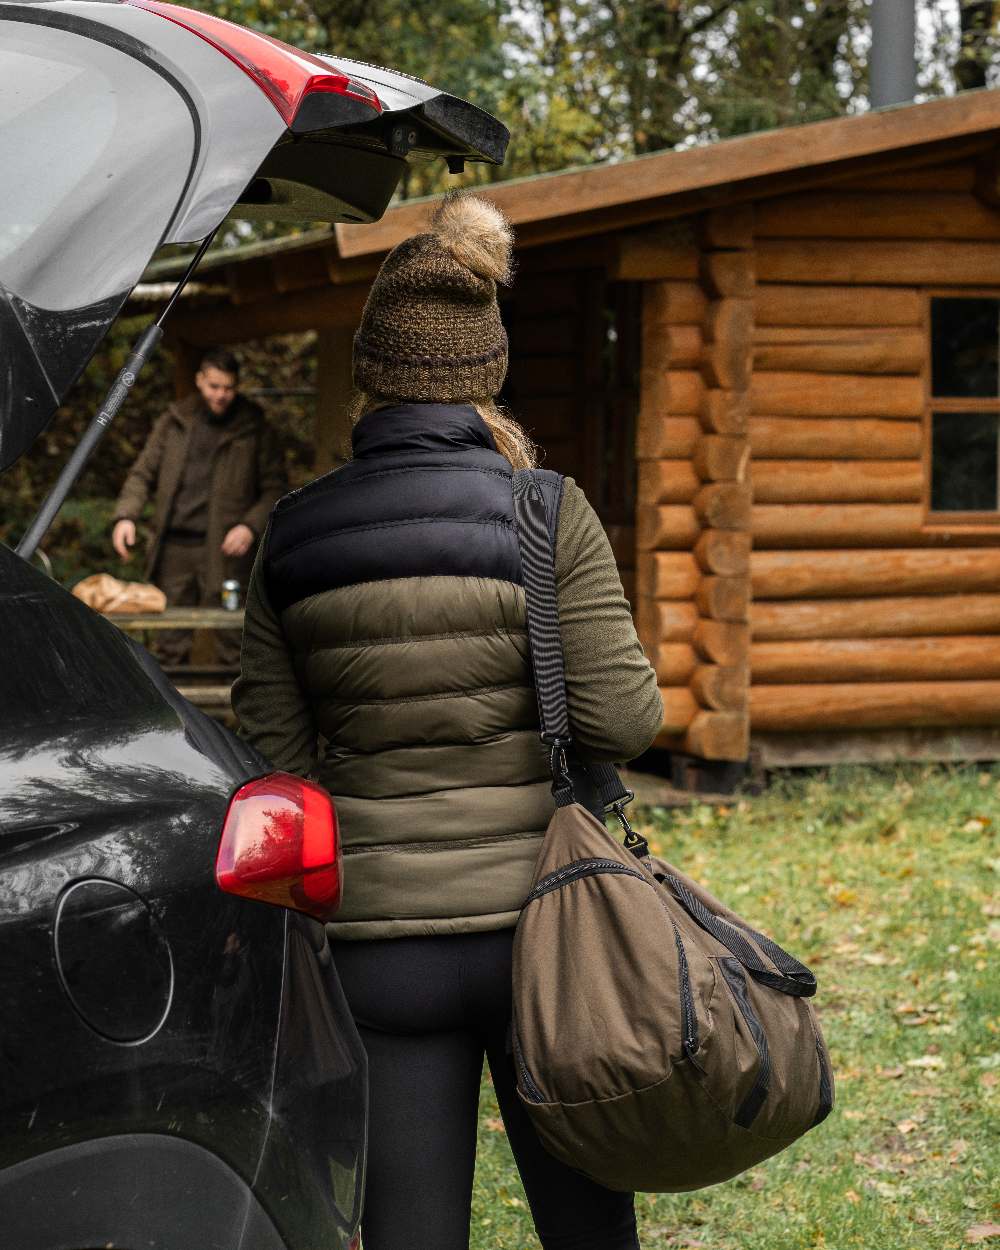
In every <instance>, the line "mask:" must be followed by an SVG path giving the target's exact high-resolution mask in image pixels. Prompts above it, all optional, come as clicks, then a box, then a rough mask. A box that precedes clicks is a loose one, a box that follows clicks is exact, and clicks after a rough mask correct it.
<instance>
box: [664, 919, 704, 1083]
mask: <svg viewBox="0 0 1000 1250" xmlns="http://www.w3.org/2000/svg"><path fill="white" fill-rule="evenodd" d="M667 916H668V918H669V920H670V924H671V927H672V928H673V931H674V943H675V945H676V947H677V971H678V973H679V976H678V981H679V982H680V987H681V1022H682V1025H683V1031H684V1036H683V1038H682V1039H681V1045H682V1046H683V1047H684V1053H685V1055H687V1057H688V1058H689V1059H690V1060H691V1062H692V1063H693V1064H694V1066H695V1067H696V1068H698V1069H699V1070H700V1069H701V1064H700V1063H699V1062H698V1060H697V1059H696V1058H695V1055H696V1054H697V1053H698V1017H697V1016H696V1015H695V1010H694V995H693V994H692V993H691V971H690V969H689V968H688V961H687V951H686V950H685V949H684V943H683V942H682V941H681V931H680V929H678V928H677V925H676V924H675V923H674V918H673V916H671V915H670V912H669V911H668V912H667Z"/></svg>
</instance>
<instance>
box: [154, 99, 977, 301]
mask: <svg viewBox="0 0 1000 1250" xmlns="http://www.w3.org/2000/svg"><path fill="white" fill-rule="evenodd" d="M998 148H1000V89H996V90H980V91H970V92H965V93H963V94H961V95H958V96H952V97H947V98H944V99H939V100H932V101H929V102H927V103H924V104H910V105H900V106H896V107H893V108H888V109H881V110H878V111H875V112H870V113H865V114H861V115H858V116H853V117H839V118H833V119H831V120H828V121H822V122H814V123H810V124H807V125H801V126H789V127H784V128H782V129H779V130H772V131H767V132H763V133H760V134H753V135H746V136H742V137H739V138H735V139H726V140H720V141H718V142H715V143H711V144H706V145H703V146H699V147H691V148H687V149H684V150H682V151H670V152H658V153H654V154H651V155H648V156H641V157H635V158H632V159H630V160H626V161H618V162H611V163H607V164H602V165H591V166H587V167H584V168H579V169H569V170H562V171H559V172H557V173H548V174H538V175H535V176H532V177H528V178H517V179H511V180H510V181H507V182H498V183H491V184H489V185H487V186H483V187H478V188H475V190H474V191H473V194H481V195H484V196H488V197H489V198H490V199H491V200H492V201H494V202H495V203H496V204H497V205H498V206H499V207H500V208H501V209H502V210H503V212H504V213H505V214H506V216H507V217H508V219H509V220H510V221H511V223H512V224H513V226H514V227H515V230H516V246H517V248H518V251H519V252H522V253H523V252H525V251H527V250H530V249H532V248H535V247H539V246H542V245H545V244H554V243H559V242H563V241H570V240H574V239H576V240H584V239H586V238H587V237H594V236H607V235H609V234H611V233H614V232H616V231H620V230H627V229H630V228H633V227H637V226H642V225H645V224H648V223H650V222H655V221H663V220H669V219H671V218H678V217H686V216H690V215H692V214H694V213H698V212H702V211H706V210H709V209H712V208H718V207H722V206H724V205H728V204H737V203H743V202H747V201H749V200H754V199H763V198H771V197H774V196H777V195H782V194H787V193H788V192H791V191H800V190H806V189H809V188H811V187H819V186H823V185H825V184H827V183H836V181H837V180H838V179H842V178H848V177H852V176H856V175H860V174H863V173H865V172H866V171H868V170H886V169H893V168H902V167H906V166H910V165H920V164H928V163H933V162H935V161H941V160H952V159H954V160H958V159H962V158H972V157H975V156H977V155H980V156H983V157H989V158H991V159H992V160H993V164H994V165H996V164H997V152H998ZM990 180H991V183H992V185H993V187H994V189H995V188H996V184H997V170H996V169H995V168H993V169H991V171H990ZM439 198H440V197H438V196H432V197H427V198H422V199H417V200H411V201H407V202H405V203H401V204H397V205H396V206H395V207H393V208H391V209H390V210H389V211H388V212H387V213H386V214H385V216H384V217H383V218H382V219H381V220H380V221H378V222H375V223H373V224H371V225H342V224H338V225H336V226H333V227H323V228H320V229H314V230H309V231H305V232H303V233H301V234H298V235H293V236H290V237H289V236H286V237H283V238H280V239H272V240H264V241H257V242H253V243H249V244H246V245H243V246H237V247H229V248H218V249H216V250H214V251H212V252H209V253H208V255H207V256H206V257H205V258H204V260H203V261H202V264H201V266H200V268H199V274H204V273H206V272H208V271H211V270H213V269H219V268H225V269H226V271H227V272H226V275H225V276H226V278H227V279H228V280H229V282H230V285H231V287H233V290H232V293H231V299H232V302H233V303H235V304H239V303H242V302H244V300H245V299H246V298H247V293H243V294H241V290H240V288H241V285H242V284H241V283H239V282H234V277H235V271H237V270H245V269H247V268H249V269H251V270H253V269H256V270H263V269H267V270H268V271H269V272H271V273H273V274H274V279H275V280H274V281H273V285H272V290H273V291H274V293H275V294H283V293H286V292H289V291H295V290H301V289H303V288H305V287H308V286H313V285H316V284H318V283H324V284H327V283H332V284H334V285H337V286H343V285H350V284H355V283H362V282H367V281H368V280H370V278H371V277H372V276H373V275H374V273H375V271H376V270H377V268H378V266H379V265H380V264H381V261H382V259H383V257H384V256H385V255H386V253H387V252H389V251H390V250H391V249H392V248H393V247H395V246H396V245H397V244H398V243H400V242H402V241H403V240H404V239H406V238H408V237H410V236H411V235H412V234H415V233H418V232H419V231H421V230H422V229H425V228H427V225H428V223H429V221H430V217H431V215H432V213H433V211H434V208H435V206H436V205H437V203H438V202H439ZM186 263H187V262H186V258H185V257H180V256H171V257H165V258H162V259H159V260H156V261H154V262H153V263H152V264H151V265H150V266H149V267H148V268H147V271H146V273H145V275H144V281H146V282H161V281H164V280H166V279H169V278H171V277H173V276H176V275H178V274H180V272H182V270H183V268H184V266H185V264H186ZM220 276H222V275H220ZM249 276H250V275H249V274H247V277H248V278H249ZM256 285H257V284H256V283H251V286H256ZM268 285H271V284H268ZM261 293H263V292H261ZM250 298H252V296H251V297H250Z"/></svg>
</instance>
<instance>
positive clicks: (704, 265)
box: [701, 252, 757, 299]
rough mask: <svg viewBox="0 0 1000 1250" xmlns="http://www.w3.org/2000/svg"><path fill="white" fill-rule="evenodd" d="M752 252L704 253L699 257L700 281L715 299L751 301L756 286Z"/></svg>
mask: <svg viewBox="0 0 1000 1250" xmlns="http://www.w3.org/2000/svg"><path fill="white" fill-rule="evenodd" d="M754 256H755V253H753V252H705V253H704V254H703V255H702V257H701V281H702V285H703V286H704V288H705V290H706V291H707V292H708V293H709V295H712V296H714V297H715V298H717V299H726V298H731V299H751V298H752V296H753V293H754V287H755V285H756V281H757V278H756V268H755V263H754Z"/></svg>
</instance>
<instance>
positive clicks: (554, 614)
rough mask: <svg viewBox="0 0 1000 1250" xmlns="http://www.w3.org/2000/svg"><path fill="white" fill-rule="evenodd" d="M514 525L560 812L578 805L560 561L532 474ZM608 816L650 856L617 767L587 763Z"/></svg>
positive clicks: (525, 474)
mask: <svg viewBox="0 0 1000 1250" xmlns="http://www.w3.org/2000/svg"><path fill="white" fill-rule="evenodd" d="M513 489H514V521H515V524H516V528H517V541H518V547H519V548H520V552H521V576H522V580H523V582H524V598H525V603H526V607H527V616H528V643H529V645H530V647H531V663H532V667H533V669H534V674H535V692H536V695H537V698H538V719H539V723H540V725H541V736H542V741H543V742H544V743H545V744H546V746H547V747H548V748H549V764H550V766H551V769H552V793H553V796H554V797H555V800H556V804H557V806H559V807H566V806H568V805H569V804H570V803H573V802H575V801H576V800H575V797H574V794H573V782H572V780H571V778H570V775H569V765H568V758H567V751H568V749H569V747H570V746H571V744H572V741H573V739H572V734H571V732H570V726H569V708H568V705H567V701H566V668H565V664H564V662H563V650H562V638H561V637H560V634H559V606H558V598H557V595H556V569H555V556H554V553H553V550H552V540H551V537H550V530H549V524H548V516H547V515H546V511H545V498H544V496H543V494H542V491H541V488H540V487H539V485H538V483H537V481H536V480H535V478H534V475H533V473H532V471H531V470H530V469H520V470H518V471H517V472H516V473H515V474H514V487H513ZM586 767H587V772H588V773H589V775H590V777H591V779H592V780H593V782H594V784H595V786H596V787H597V790H598V793H599V794H600V797H601V801H602V803H603V804H604V808H605V810H606V811H613V812H614V813H615V815H616V816H617V818H618V819H619V820H620V821H621V824H622V828H623V829H624V830H625V835H626V836H625V845H626V846H627V847H628V849H629V850H631V851H633V853H634V854H636V855H637V856H640V857H641V856H643V855H645V854H647V849H648V848H647V847H646V842H645V839H644V838H642V837H640V835H639V834H637V833H635V832H634V830H633V829H632V828H631V826H630V825H629V823H628V820H627V819H626V817H625V812H624V808H625V805H626V804H627V803H630V802H631V801H632V799H633V798H634V795H633V794H632V792H631V791H630V790H626V788H625V787H624V786H623V785H622V780H621V777H619V775H618V770H617V769H616V768H615V766H614V765H613V764H597V763H588V764H587V766H586Z"/></svg>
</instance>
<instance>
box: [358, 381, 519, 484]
mask: <svg viewBox="0 0 1000 1250" xmlns="http://www.w3.org/2000/svg"><path fill="white" fill-rule="evenodd" d="M403 402H405V401H403V400H398V399H391V398H389V397H387V396H385V395H370V394H368V392H367V391H360V390H356V391H355V392H354V394H353V395H352V396H351V398H350V400H349V401H348V404H347V415H348V416H349V417H350V419H351V425H352V426H353V425H357V423H358V422H359V421H360V420H361V418H362V417H363V416H364V415H365V413H368V412H374V411H375V410H376V409H377V408H386V407H389V406H391V405H393V404H397V403H403ZM455 402H459V403H460V402H465V403H468V404H471V405H472V407H473V408H475V410H476V412H478V413H479V415H480V416H481V417H482V419H483V421H484V422H485V423H486V427H487V429H488V430H489V432H490V433H491V434H492V435H493V441H494V442H495V443H496V445H497V451H498V452H499V453H500V455H501V456H503V457H504V458H505V459H507V460H509V461H510V463H511V467H512V468H514V469H534V468H537V466H538V448H537V446H536V445H535V444H534V443H533V442H532V440H531V438H530V437H529V435H528V432H527V430H525V428H524V426H523V425H521V424H520V422H518V421H516V420H515V419H514V417H512V416H511V414H510V413H509V412H507V411H506V410H505V409H504V408H502V407H501V406H500V405H499V404H498V403H497V402H496V400H495V399H492V398H488V397H487V398H481V399H467V400H465V401H461V400H459V401H455Z"/></svg>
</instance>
